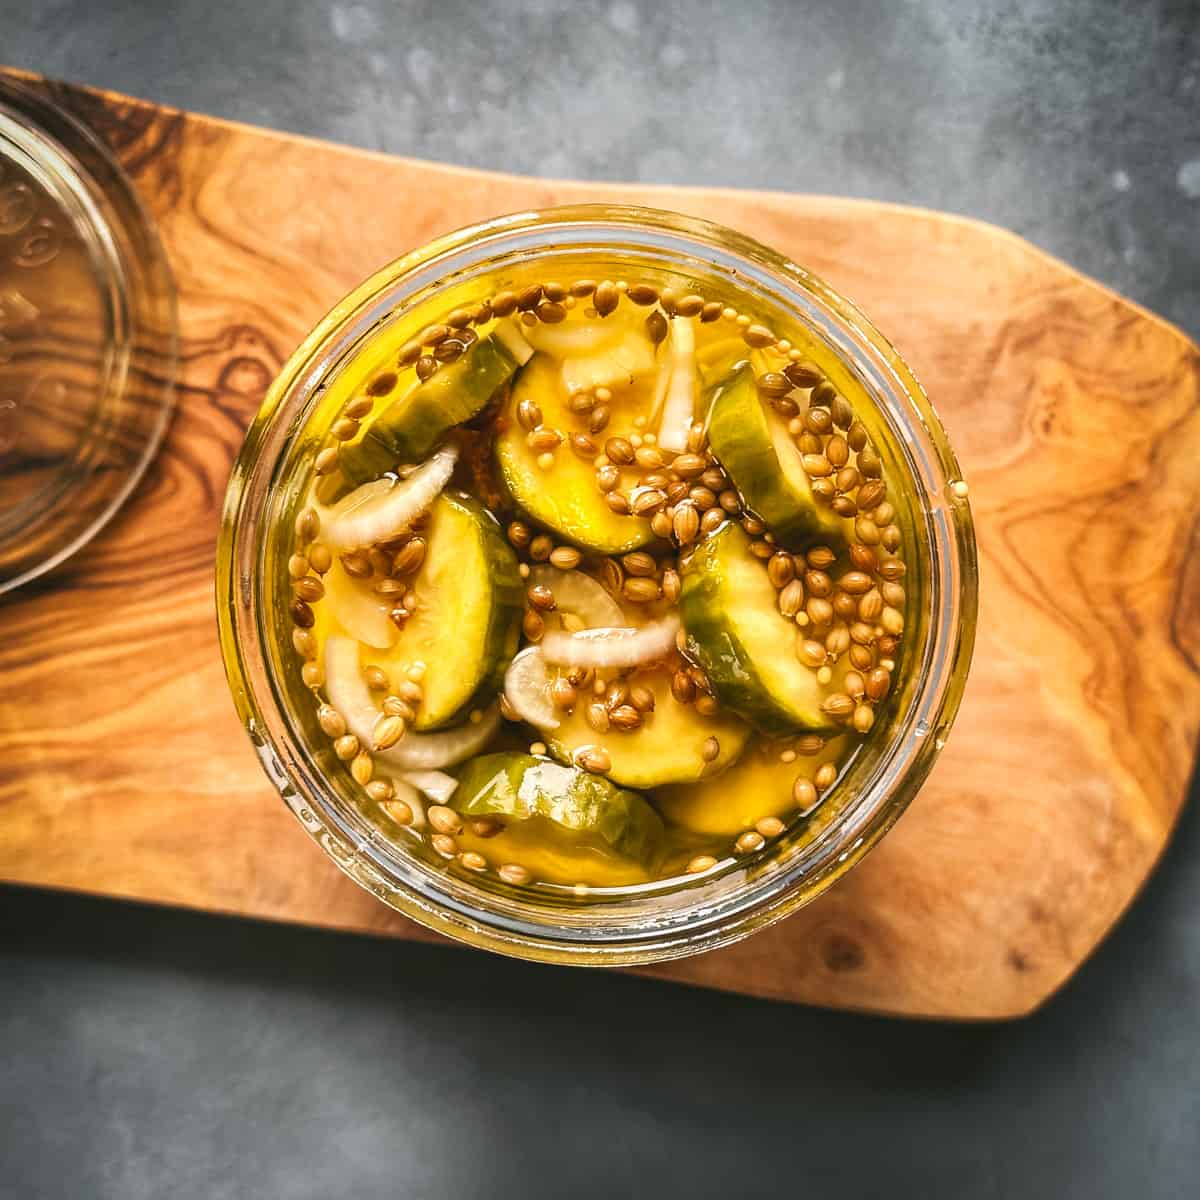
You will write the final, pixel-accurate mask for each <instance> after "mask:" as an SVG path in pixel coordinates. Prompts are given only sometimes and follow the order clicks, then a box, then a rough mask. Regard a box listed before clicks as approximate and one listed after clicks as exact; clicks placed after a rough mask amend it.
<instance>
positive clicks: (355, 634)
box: [325, 559, 400, 650]
mask: <svg viewBox="0 0 1200 1200" xmlns="http://www.w3.org/2000/svg"><path fill="white" fill-rule="evenodd" d="M325 603H326V604H328V605H329V612H330V614H331V615H332V617H333V619H334V620H335V621H336V622H337V623H338V624H339V625H340V626H341V627H342V629H343V630H344V631H345V632H346V633H348V634H349V635H350V636H351V637H352V638H355V639H356V640H357V641H360V642H363V643H364V644H366V645H368V646H372V647H374V648H375V649H376V650H387V649H389V648H390V647H391V646H393V645H395V642H396V639H397V638H398V637H399V636H400V630H399V629H397V628H396V625H395V622H393V620H392V618H391V616H390V615H389V610H390V607H391V606H390V605H388V604H386V603H385V602H383V601H382V600H380V599H379V597H378V596H376V595H375V594H374V593H373V592H372V591H371V590H370V587H369V586H368V585H367V584H365V583H360V582H359V581H358V580H357V579H352V578H351V577H350V576H349V575H348V574H347V573H346V572H345V571H344V570H343V569H342V564H341V563H340V562H338V561H337V560H336V559H335V560H334V563H333V565H332V566H331V567H330V568H329V570H328V571H327V572H326V573H325Z"/></svg>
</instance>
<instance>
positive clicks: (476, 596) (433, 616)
mask: <svg viewBox="0 0 1200 1200" xmlns="http://www.w3.org/2000/svg"><path fill="white" fill-rule="evenodd" d="M422 536H424V537H425V538H426V546H427V549H426V553H425V560H424V562H423V563H422V565H421V568H420V571H419V572H418V573H417V575H416V576H415V577H414V578H413V582H412V588H413V590H414V591H415V592H416V594H417V610H416V612H415V613H413V614H412V615H411V616H410V617H409V618H408V620H407V622H406V623H405V625H404V628H403V629H402V630H401V631H400V635H399V637H397V639H396V641H395V642H394V644H393V645H392V646H391V647H390V648H389V649H386V650H378V649H365V650H364V654H363V664H364V666H378V667H382V668H383V670H384V671H385V672H386V673H387V675H388V677H389V678H390V679H391V680H392V682H393V683H398V682H399V680H401V679H403V678H404V676H405V672H406V671H407V670H408V668H410V667H412V666H413V665H414V664H415V663H418V662H419V663H423V664H424V668H425V673H424V676H423V678H422V680H421V686H422V688H423V689H424V698H423V699H422V701H421V704H420V707H419V708H418V709H417V718H416V723H415V726H414V727H415V728H416V729H418V730H427V729H440V728H442V727H443V726H445V725H450V724H453V723H454V722H455V721H456V720H457V719H459V718H460V717H461V716H462V715H463V714H464V712H465V711H467V710H469V709H470V708H473V707H482V706H483V705H486V704H487V703H488V702H489V701H490V700H491V699H492V698H493V697H494V696H495V694H496V693H497V692H498V691H499V689H500V687H501V685H502V684H503V682H504V672H505V671H506V670H507V668H508V664H509V663H510V662H511V661H512V657H513V655H514V654H515V653H516V651H517V641H518V638H519V636H520V619H521V611H522V607H523V603H524V588H523V586H522V580H521V576H520V574H519V573H518V571H517V559H516V555H515V554H514V553H513V551H512V548H511V547H510V546H509V544H508V543H507V541H505V539H504V536H503V534H502V533H501V531H500V526H499V525H498V523H497V522H496V519H495V518H494V517H493V516H492V515H491V513H489V512H488V511H487V510H486V509H484V508H483V507H482V506H481V505H480V504H479V503H478V501H476V500H473V499H471V498H470V497H469V496H464V495H460V494H458V493H451V492H444V493H443V494H442V495H441V496H439V497H438V499H437V500H435V501H434V504H433V507H432V509H430V519H429V526H428V528H427V529H426V531H425V533H424V534H423V535H422Z"/></svg>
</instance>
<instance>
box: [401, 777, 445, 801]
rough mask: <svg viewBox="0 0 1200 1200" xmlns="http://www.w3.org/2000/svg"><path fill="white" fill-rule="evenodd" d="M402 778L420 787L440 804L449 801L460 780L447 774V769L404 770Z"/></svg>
mask: <svg viewBox="0 0 1200 1200" xmlns="http://www.w3.org/2000/svg"><path fill="white" fill-rule="evenodd" d="M400 778H401V779H403V780H404V782H405V783H409V784H412V786H413V787H415V788H418V789H420V790H421V791H422V792H424V793H425V795H426V796H428V797H429V798H430V800H433V801H435V802H436V803H438V804H447V803H449V800H450V797H451V796H453V795H454V789H455V788H457V787H458V780H457V779H455V778H454V776H453V775H447V774H446V772H445V771H402V772H401V773H400Z"/></svg>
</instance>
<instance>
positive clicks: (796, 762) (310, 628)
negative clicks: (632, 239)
mask: <svg viewBox="0 0 1200 1200" xmlns="http://www.w3.org/2000/svg"><path fill="white" fill-rule="evenodd" d="M521 270H522V272H523V273H522V274H521V275H520V277H515V278H503V279H494V280H491V281H488V283H487V284H485V283H484V282H482V281H479V280H475V281H473V282H472V283H471V284H470V285H469V287H468V285H465V284H464V285H462V286H461V287H460V288H459V289H458V291H457V293H455V292H451V293H450V294H449V296H448V295H447V293H446V292H445V291H443V292H442V293H441V295H440V296H439V298H437V299H433V300H430V301H428V302H427V303H425V304H422V305H417V306H416V308H415V309H410V310H408V311H406V312H404V313H402V314H396V316H395V317H394V319H392V320H391V321H390V322H385V323H384V324H383V325H382V326H381V327H380V328H379V329H378V330H377V332H376V333H375V334H374V335H373V336H371V337H369V338H367V339H365V340H364V341H363V342H362V343H361V344H360V346H359V347H358V349H357V350H356V351H355V352H354V353H353V354H352V355H351V356H350V357H349V358H348V359H347V360H345V361H343V362H342V363H340V364H337V365H336V366H335V367H334V368H333V370H332V371H331V375H330V378H329V379H328V380H327V383H326V386H325V389H324V391H323V394H322V396H321V399H320V402H319V404H318V405H317V407H316V409H315V411H314V414H313V417H312V420H311V422H310V425H309V427H308V429H307V430H306V431H305V439H304V451H303V453H302V455H301V456H300V458H299V459H298V460H297V462H296V464H295V469H294V471H293V473H292V478H291V479H290V480H289V481H288V482H287V484H286V486H287V487H288V489H289V494H290V495H291V496H293V497H294V505H293V507H292V510H291V513H290V517H291V520H290V522H289V528H288V529H286V530H285V531H284V532H283V535H282V537H281V539H280V544H281V545H284V546H286V549H287V553H286V554H284V555H281V556H280V558H281V561H280V572H281V575H282V574H284V573H285V572H286V577H287V585H286V586H287V587H288V589H289V591H290V594H291V601H290V609H289V617H290V621H291V628H290V643H291V644H290V645H284V646H282V647H281V658H282V661H283V662H284V664H285V665H284V669H285V671H286V673H287V675H288V677H289V678H288V683H289V684H290V691H291V693H292V695H293V696H294V698H295V703H296V705H297V707H298V708H300V709H303V710H304V717H305V721H304V725H305V728H308V729H311V730H312V736H313V741H314V746H313V750H314V754H315V756H316V757H317V759H318V761H319V762H320V763H321V764H322V765H323V766H324V767H325V768H326V770H327V771H328V772H329V773H330V774H331V775H332V774H334V773H337V775H338V778H339V779H340V780H341V781H342V782H343V783H344V784H345V785H346V786H347V787H348V788H349V789H350V792H351V794H352V795H353V796H354V797H355V802H356V803H357V804H358V805H359V807H360V809H361V811H362V813H363V814H364V815H365V817H366V818H367V820H369V821H370V822H371V823H372V824H373V825H374V826H375V827H376V828H377V830H378V831H379V834H380V835H381V836H383V837H385V838H386V839H387V840H389V841H392V842H395V843H396V844H397V845H400V846H404V847H407V848H408V849H409V850H415V851H417V852H421V853H425V854H426V855H428V856H429V857H430V858H436V859H437V860H438V861H441V862H442V863H443V864H444V866H445V869H447V870H451V871H456V872H464V873H467V874H469V875H471V876H474V877H477V878H478V879H480V880H488V881H490V882H491V883H493V884H495V885H496V886H505V887H533V888H543V889H546V888H549V889H555V890H561V889H564V888H565V889H582V890H591V889H597V888H624V887H629V886H635V885H640V884H645V883H648V882H650V881H653V880H662V879H669V878H672V877H675V876H685V875H686V876H692V877H697V876H703V875H706V874H708V873H710V872H713V873H715V872H719V871H721V870H723V869H726V868H727V867H728V866H729V865H730V864H733V863H742V864H744V863H746V862H749V861H753V859H754V856H759V855H766V854H769V853H770V852H771V848H772V846H774V845H777V844H778V843H779V842H780V841H781V839H787V840H789V841H790V840H794V839H807V838H811V837H813V836H815V835H816V834H817V833H818V832H819V831H820V830H821V829H822V828H824V827H825V826H826V825H827V824H828V823H829V821H830V820H831V819H832V818H833V817H834V816H835V815H836V813H837V811H838V810H839V807H840V806H841V805H842V804H843V803H844V802H845V800H846V799H848V798H849V797H848V796H846V795H844V794H843V791H844V789H843V788H842V787H841V781H842V780H843V779H844V777H845V775H846V772H847V768H848V767H849V765H850V764H851V763H852V761H853V760H854V757H855V756H856V755H857V754H858V753H860V752H861V750H862V748H863V747H864V746H865V745H867V744H869V742H870V740H871V739H872V738H873V737H876V736H879V731H880V730H881V729H884V728H886V725H887V718H888V708H889V700H890V698H891V697H892V696H893V694H894V692H895V691H896V688H897V681H898V679H899V677H900V673H901V672H902V671H903V669H904V652H903V643H904V626H905V617H906V613H907V612H908V610H909V599H908V596H907V594H906V591H905V575H906V568H905V560H904V549H905V547H904V542H905V539H906V538H907V537H910V536H911V535H910V534H909V533H906V532H905V531H906V530H911V529H912V528H913V526H912V522H911V519H910V518H911V514H910V512H909V510H908V506H907V501H906V498H905V495H904V491H903V489H902V488H901V487H899V486H897V484H896V477H897V475H898V472H897V470H896V469H895V468H894V466H893V464H894V462H895V457H894V455H893V454H892V453H891V452H890V447H889V444H888V441H887V437H886V431H885V430H884V429H883V426H882V423H881V421H880V419H879V416H878V414H877V413H875V412H874V411H873V409H872V408H871V406H870V403H869V401H868V400H867V398H866V395H865V393H864V391H863V389H862V388H861V386H860V385H859V384H858V383H857V381H856V380H855V378H854V377H853V375H852V374H851V373H850V372H849V371H848V369H847V368H846V367H845V365H844V364H842V363H840V362H839V361H838V360H837V358H836V357H835V356H834V355H832V354H831V353H830V351H829V350H828V348H826V347H825V346H824V345H823V344H821V343H819V342H818V341H817V340H816V339H814V338H813V337H811V336H810V335H808V334H807V333H806V332H805V331H804V330H802V329H801V328H800V327H799V326H797V325H796V324H795V323H794V322H792V321H789V320H787V319H785V317H784V316H782V315H781V314H779V313H772V312H763V311H760V310H752V309H748V310H747V311H745V312H743V311H742V307H743V301H744V299H745V298H744V297H741V296H739V294H737V293H736V292H733V291H729V290H726V291H725V292H723V293H722V294H713V292H712V289H711V287H706V286H704V285H703V284H700V283H698V282H694V281H688V280H682V279H679V278H672V277H668V276H665V275H663V274H662V273H657V274H656V273H655V272H653V271H649V270H644V269H642V268H641V267H638V268H637V269H636V273H635V270H634V268H632V267H627V268H626V269H625V271H622V269H621V268H620V266H619V265H618V264H614V263H612V262H610V261H605V262H589V261H587V260H584V259H580V260H578V261H575V262H573V263H571V264H570V265H569V266H564V264H563V263H562V262H559V261H556V262H555V263H554V264H553V271H554V274H553V276H551V275H549V273H548V271H547V273H546V274H545V275H543V274H542V273H541V272H539V270H538V264H537V263H536V262H534V263H527V264H525V265H524V266H523V267H522V268H521Z"/></svg>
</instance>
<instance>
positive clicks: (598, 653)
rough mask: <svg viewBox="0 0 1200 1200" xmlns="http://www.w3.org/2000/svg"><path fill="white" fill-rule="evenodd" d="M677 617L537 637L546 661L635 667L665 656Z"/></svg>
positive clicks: (671, 648)
mask: <svg viewBox="0 0 1200 1200" xmlns="http://www.w3.org/2000/svg"><path fill="white" fill-rule="evenodd" d="M678 632H679V618H678V617H676V616H670V617H662V618H661V619H660V620H658V621H651V622H650V624H648V625H643V626H642V627H641V628H640V629H627V628H624V627H615V628H613V627H610V628H606V629H581V630H580V631H579V632H578V633H562V632H559V631H555V632H553V633H547V634H546V636H545V637H544V638H542V641H541V651H542V656H543V657H544V658H545V659H546V661H547V662H550V663H556V664H559V665H563V666H572V667H636V666H638V665H639V664H641V663H648V662H655V661H657V660H658V659H660V658H664V657H666V655H668V654H670V652H671V651H672V650H673V649H674V647H675V635H676V634H677V633H678Z"/></svg>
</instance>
